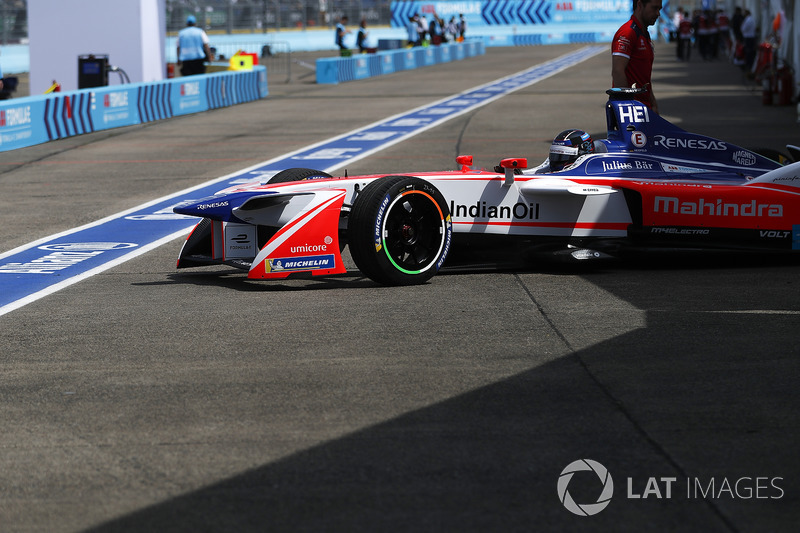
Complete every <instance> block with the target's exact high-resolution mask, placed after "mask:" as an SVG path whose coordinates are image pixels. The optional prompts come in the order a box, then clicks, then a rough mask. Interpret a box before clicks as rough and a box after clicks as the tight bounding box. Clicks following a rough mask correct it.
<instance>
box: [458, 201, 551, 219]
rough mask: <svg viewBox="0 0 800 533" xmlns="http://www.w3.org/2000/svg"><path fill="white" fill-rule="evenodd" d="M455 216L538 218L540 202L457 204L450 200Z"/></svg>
mask: <svg viewBox="0 0 800 533" xmlns="http://www.w3.org/2000/svg"><path fill="white" fill-rule="evenodd" d="M450 213H451V214H452V215H453V217H454V218H497V219H502V220H538V218H539V204H538V203H528V204H525V203H522V202H517V203H516V204H514V205H491V204H488V203H486V202H482V201H477V202H475V203H474V204H473V205H465V204H456V203H455V201H454V200H450Z"/></svg>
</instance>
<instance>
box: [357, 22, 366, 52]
mask: <svg viewBox="0 0 800 533" xmlns="http://www.w3.org/2000/svg"><path fill="white" fill-rule="evenodd" d="M368 34H369V32H368V31H367V19H361V23H360V24H359V25H358V33H357V34H356V46H358V51H359V53H362V54H365V53H366V52H367V35H368Z"/></svg>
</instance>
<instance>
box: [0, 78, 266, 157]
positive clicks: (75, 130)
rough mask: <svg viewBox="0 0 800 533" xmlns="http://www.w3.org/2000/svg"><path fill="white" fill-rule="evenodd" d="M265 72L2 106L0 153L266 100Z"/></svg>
mask: <svg viewBox="0 0 800 533" xmlns="http://www.w3.org/2000/svg"><path fill="white" fill-rule="evenodd" d="M267 94H268V89H267V69H266V67H263V66H256V67H254V68H253V70H249V71H235V72H234V71H231V72H218V73H214V74H206V75H200V76H187V77H182V78H175V79H170V80H164V81H158V82H149V83H133V84H127V85H112V86H110V87H94V88H91V89H80V90H77V91H67V92H58V93H50V94H46V95H41V96H29V97H25V98H14V99H11V100H5V101H3V102H0V152H1V151H7V150H14V149H16V148H23V147H25V146H32V145H34V144H41V143H45V142H48V141H53V140H56V139H63V138H65V137H72V136H74V135H81V134H84V133H91V132H94V131H100V130H107V129H111V128H119V127H122V126H132V125H135V124H143V123H146V122H152V121H154V120H162V119H166V118H171V117H175V116H179V115H187V114H190V113H198V112H201V111H207V110H209V109H216V108H219V107H227V106H231V105H235V104H241V103H244V102H250V101H253V100H257V99H259V98H264V97H266V96H267Z"/></svg>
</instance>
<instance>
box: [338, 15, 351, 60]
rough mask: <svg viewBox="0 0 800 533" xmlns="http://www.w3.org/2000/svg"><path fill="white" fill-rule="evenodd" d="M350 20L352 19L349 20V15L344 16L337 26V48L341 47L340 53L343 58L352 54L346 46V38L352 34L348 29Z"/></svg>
mask: <svg viewBox="0 0 800 533" xmlns="http://www.w3.org/2000/svg"><path fill="white" fill-rule="evenodd" d="M348 20H350V19H348V18H347V15H342V18H340V19H339V22H338V23H337V24H336V46H338V47H339V53H340V54H341V55H343V56H346V55H349V54H350V50H349V49H348V48H347V46H345V44H344V36H345V35H347V34H348V33H350V30H348V29H347V21H348Z"/></svg>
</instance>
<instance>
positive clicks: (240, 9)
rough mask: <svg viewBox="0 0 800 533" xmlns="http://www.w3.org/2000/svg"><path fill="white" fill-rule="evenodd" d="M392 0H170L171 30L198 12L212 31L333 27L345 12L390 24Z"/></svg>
mask: <svg viewBox="0 0 800 533" xmlns="http://www.w3.org/2000/svg"><path fill="white" fill-rule="evenodd" d="M389 6H390V0H167V32H168V33H172V32H177V31H180V30H181V28H183V27H184V26H186V17H187V16H188V15H194V16H195V17H196V18H197V22H198V26H200V27H203V28H204V29H205V30H206V31H209V32H224V33H238V32H249V33H258V32H268V31H270V30H280V29H287V28H301V29H307V28H314V27H324V28H328V27H333V26H335V25H336V22H337V21H338V20H339V18H340V17H341V16H342V15H347V16H348V17H349V18H350V22H351V24H358V21H360V20H361V19H365V20H366V21H367V23H368V24H369V25H389V23H390V20H391V16H392V15H391V10H390V7H389Z"/></svg>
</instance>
